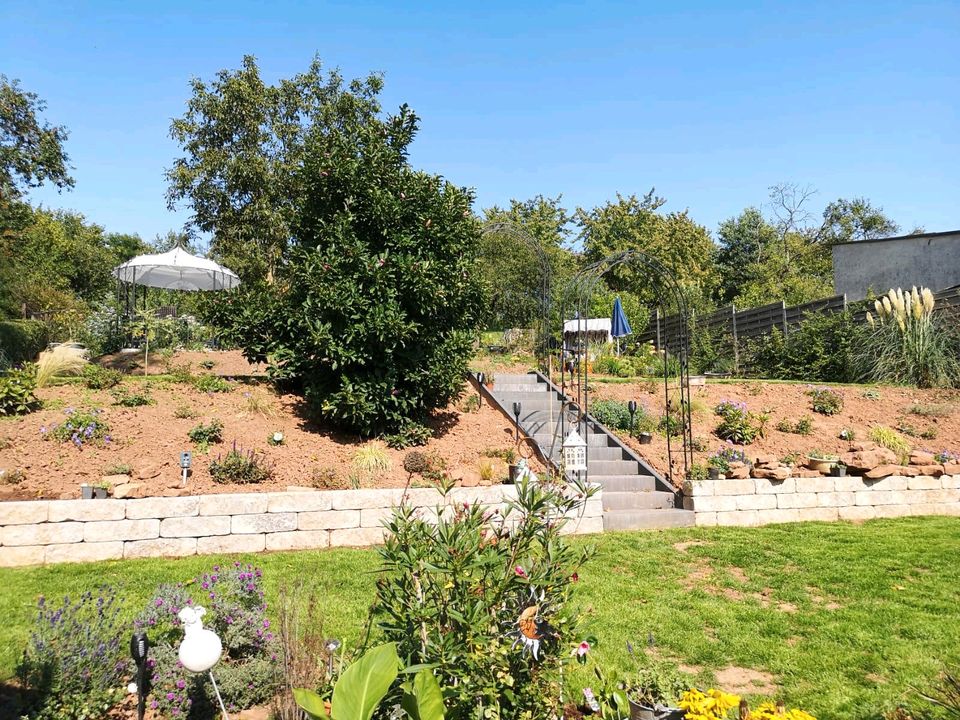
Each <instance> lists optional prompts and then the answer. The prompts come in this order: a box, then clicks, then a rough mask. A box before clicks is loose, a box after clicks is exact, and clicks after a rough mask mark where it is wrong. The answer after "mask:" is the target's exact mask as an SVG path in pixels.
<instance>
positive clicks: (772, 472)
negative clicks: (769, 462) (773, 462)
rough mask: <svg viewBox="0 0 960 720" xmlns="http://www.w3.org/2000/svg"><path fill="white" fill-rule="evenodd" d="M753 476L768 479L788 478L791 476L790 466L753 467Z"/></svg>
mask: <svg viewBox="0 0 960 720" xmlns="http://www.w3.org/2000/svg"><path fill="white" fill-rule="evenodd" d="M753 476H754V477H755V478H765V479H767V480H786V479H787V478H788V477H790V468H785V467H779V468H773V469H769V468H758V467H755V468H753Z"/></svg>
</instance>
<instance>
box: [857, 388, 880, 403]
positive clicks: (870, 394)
mask: <svg viewBox="0 0 960 720" xmlns="http://www.w3.org/2000/svg"><path fill="white" fill-rule="evenodd" d="M860 397H862V398H863V399H864V400H879V399H880V397H881V396H880V391H879V390H874V389H872V388H868V389H867V390H864V391H863V392H862V393H860Z"/></svg>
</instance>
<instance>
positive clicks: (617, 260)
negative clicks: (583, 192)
mask: <svg viewBox="0 0 960 720" xmlns="http://www.w3.org/2000/svg"><path fill="white" fill-rule="evenodd" d="M621 266H633V267H635V268H636V269H638V270H641V271H645V272H647V273H648V274H649V283H650V286H651V287H652V288H653V290H654V292H655V293H656V298H657V306H658V308H659V309H660V311H661V314H662V313H663V310H666V309H670V310H672V311H674V312H676V314H677V315H678V317H679V320H680V322H678V323H677V332H676V337H675V338H667V339H665V340H664V339H661V343H660V345H661V346H660V347H658V348H657V350H658V351H659V352H662V353H663V358H664V362H663V388H664V403H665V405H664V407H665V411H666V417H667V423H668V424H669V423H671V422H672V420H671V418H674V417H678V418H679V419H680V425H681V427H680V428H679V429H680V448H675V447H674V445H675V442H674V441H673V439H672V438H671V433H670V431H669V430H670V429H669V427H668V428H667V430H668V431H667V433H666V435H667V457H668V465H669V471H668V476H669V478H670V481H671V482H673V467H674V462H673V460H674V456H675V454H676V452H678V451H679V452H680V453H681V455H682V460H683V473H684V477H683V478H680V480H681V481H682V480H683V479H684V478H686V475H687V472H688V471H689V470H690V467H691V465H692V464H693V447H692V445H693V443H692V440H693V438H692V431H691V423H690V369H689V364H688V359H687V356H688V353H689V347H690V344H689V328H688V317H689V316H688V309H687V300H686V296H685V295H684V292H683V288H682V287H681V285H680V283H679V282H678V281H677V278H676V276H675V275H674V274H673V272H671V271H670V269H669V268H667V267H666V266H665V265H664V264H663V263H662V262H660V261H659V260H657V259H656V258H654V257H651V256H649V255H647V254H645V253H642V252H640V251H638V250H625V251H623V252H620V253H615V254H613V255H608V256H607V257H605V258H603V259H602V260H598V261H597V262H594V263H592V264H590V265H587V266H586V267H584V268H583V269H582V270H580V271H579V272H578V273H577V274H576V275H575V276H574V277H573V279H572V280H571V281H570V283H569V284H568V285H567V287H566V288H565V290H564V293H563V299H562V304H561V314H560V317H561V322H562V323H564V324H565V322H566V320H567V318H570V319H572V320H574V321H576V322H577V332H575V333H569V334H568V333H566V332H564V330H565V327H563V326H561V334H562V348H563V350H562V356H561V362H560V369H561V389H562V391H563V396H564V397H565V398H567V400H566V404H567V407H566V408H565V409H564V411H563V412H562V413H561V414H560V431H561V438H565V437H566V436H567V433H569V431H570V430H572V429H574V428H576V429H577V431H578V432H579V433H580V435H581V436H582V437H584V438H586V437H587V433H588V432H589V425H590V424H591V423H596V421H595V420H593V418H592V417H591V416H590V405H589V400H590V397H589V392H590V388H589V384H588V379H589V363H588V362H587V361H586V360H587V358H588V354H587V353H588V351H589V348H588V347H587V337H588V333H587V332H586V330H587V326H586V321H587V319H588V318H589V316H590V306H591V302H592V300H593V291H594V289H595V288H596V286H597V283H598V282H600V279H601V278H603V276H604V275H606V274H607V273H609V272H611V271H612V270H614V269H616V268H618V267H621ZM671 351H672V352H673V354H674V357H676V359H677V361H678V365H679V371H678V377H677V379H678V386H677V387H675V388H671V386H670V377H671V373H670V363H669V362H668V359H669V353H670V352H671ZM568 379H569V382H568ZM671 390H674V391H675V392H676V395H677V396H675V397H671ZM678 405H679V406H678ZM589 452H590V447H589V443H588V445H587V453H588V454H589ZM673 484H674V486H679V485H680V483H676V482H674V483H673Z"/></svg>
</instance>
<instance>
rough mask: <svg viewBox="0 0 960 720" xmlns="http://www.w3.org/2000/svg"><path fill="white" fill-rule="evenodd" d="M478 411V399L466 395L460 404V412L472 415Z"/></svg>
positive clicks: (471, 395) (474, 396)
mask: <svg viewBox="0 0 960 720" xmlns="http://www.w3.org/2000/svg"><path fill="white" fill-rule="evenodd" d="M479 409H480V398H479V397H477V396H476V395H474V394H472V393H471V394H470V395H467V396H466V397H465V398H464V399H463V402H462V403H461V404H460V411H461V412H465V413H474V412H477V411H478V410H479Z"/></svg>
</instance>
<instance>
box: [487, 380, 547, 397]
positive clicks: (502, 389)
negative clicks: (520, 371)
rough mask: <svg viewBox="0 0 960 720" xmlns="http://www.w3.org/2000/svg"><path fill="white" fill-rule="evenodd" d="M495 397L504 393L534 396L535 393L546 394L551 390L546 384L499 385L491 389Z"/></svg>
mask: <svg viewBox="0 0 960 720" xmlns="http://www.w3.org/2000/svg"><path fill="white" fill-rule="evenodd" d="M490 390H491V391H492V392H493V394H494V395H503V394H504V393H525V394H527V395H533V394H534V393H543V394H546V391H547V390H549V388H548V387H547V384H546V383H512V382H511V383H497V384H496V386H494V387H492V388H490Z"/></svg>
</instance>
